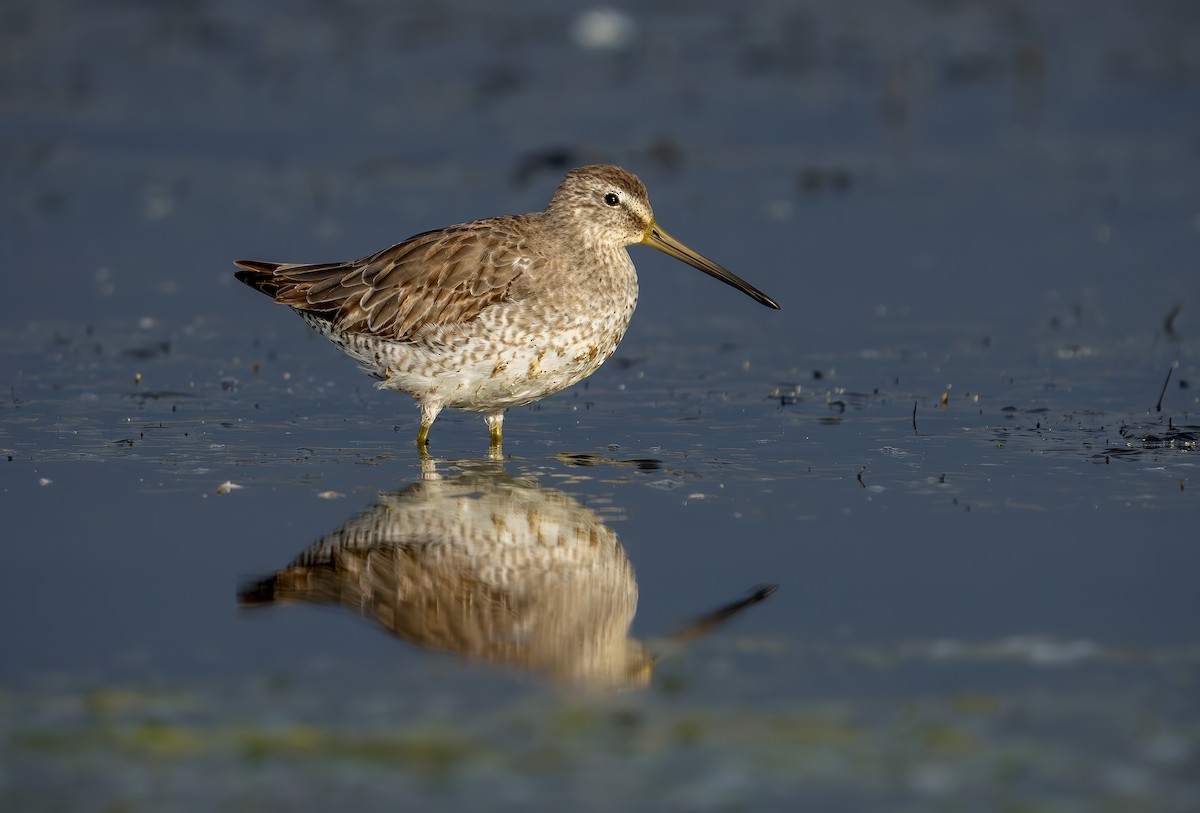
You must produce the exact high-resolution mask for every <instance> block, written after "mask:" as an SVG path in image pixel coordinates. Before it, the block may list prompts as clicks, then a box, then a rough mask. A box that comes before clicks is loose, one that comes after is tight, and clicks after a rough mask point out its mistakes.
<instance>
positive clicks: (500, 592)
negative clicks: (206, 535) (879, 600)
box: [238, 466, 773, 688]
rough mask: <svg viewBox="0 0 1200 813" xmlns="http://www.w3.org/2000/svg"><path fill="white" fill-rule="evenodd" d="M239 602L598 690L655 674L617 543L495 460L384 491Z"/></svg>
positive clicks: (725, 611) (596, 520)
mask: <svg viewBox="0 0 1200 813" xmlns="http://www.w3.org/2000/svg"><path fill="white" fill-rule="evenodd" d="M772 590H773V588H760V589H759V590H758V591H757V592H755V593H753V594H752V595H751V596H750V597H748V598H747V599H744V600H743V601H740V602H737V603H735V604H733V605H729V607H725V608H722V609H721V610H718V611H717V612H715V613H711V614H709V616H706V617H705V618H704V619H701V620H700V621H699V622H697V624H696V625H694V626H693V627H689V629H688V630H685V631H684V632H681V633H680V634H679V636H678V637H680V638H686V637H692V636H693V635H694V634H695V631H697V630H702V631H707V629H708V628H709V627H711V626H713V625H714V624H715V623H719V622H720V621H721V620H723V619H724V618H725V617H728V615H731V614H733V612H736V611H737V610H738V609H741V607H743V606H746V605H748V604H751V603H755V602H757V601H759V600H761V599H762V598H765V597H766V596H767V595H769V594H770V593H771V592H772ZM238 600H239V603H240V604H241V606H244V607H249V606H261V605H266V604H274V603H277V602H287V601H305V602H310V603H314V604H340V605H341V606H343V607H346V608H347V609H350V610H353V611H355V612H358V613H361V614H362V615H364V616H366V617H368V618H371V619H373V620H374V621H376V622H377V623H379V624H380V625H382V626H383V627H385V628H386V629H387V630H388V631H390V632H391V633H392V634H394V635H396V636H397V637H399V638H402V639H404V640H407V641H412V642H413V643H416V644H419V645H421V646H424V647H428V648H430V649H435V650H440V651H445V652H455V653H459V654H461V655H464V656H467V657H469V658H475V659H479V660H483V661H487V662H489V663H496V664H504V665H509V666H516V667H520V668H524V669H529V670H533V671H537V672H541V673H543V674H546V675H548V676H550V677H552V678H554V679H558V680H564V681H571V682H577V683H582V684H589V685H593V686H597V687H605V688H609V687H611V688H633V687H637V686H642V685H645V684H646V683H647V682H648V681H649V678H650V673H651V671H652V668H653V658H652V656H651V655H650V654H649V653H648V652H647V650H646V647H645V645H644V644H642V642H640V641H637V640H634V639H632V638H630V637H629V626H630V623H631V622H632V621H633V616H634V612H635V611H636V609H637V582H636V581H635V579H634V573H633V567H632V565H631V564H630V563H629V559H628V558H627V557H626V556H625V550H624V548H623V547H622V546H621V543H620V541H619V540H618V539H617V535H616V534H615V533H614V532H613V530H612V529H611V528H609V527H608V526H607V525H605V524H604V522H603V521H602V520H601V519H600V517H599V516H598V515H597V514H596V513H595V512H594V511H592V510H591V509H589V508H587V507H585V506H583V505H581V504H580V503H579V502H577V501H576V500H574V499H573V498H572V497H570V496H568V495H567V494H564V493H563V492H561V491H555V490H553V489H546V488H540V487H538V485H537V484H536V483H535V482H533V481H532V480H524V479H514V478H512V477H509V476H508V475H507V474H506V473H505V472H504V471H503V469H502V468H500V467H498V466H493V467H488V468H484V469H479V470H473V471H470V472H468V473H466V474H463V475H461V476H459V477H457V478H453V479H449V480H440V479H429V480H426V481H423V482H419V483H415V484H413V485H411V486H409V487H408V488H406V489H404V490H403V491H400V492H398V493H394V494H387V495H384V496H383V497H382V498H381V499H380V501H379V502H378V503H377V504H376V505H374V506H372V507H371V508H369V509H367V510H366V511H364V512H363V513H361V514H359V515H358V516H356V517H354V518H352V519H351V520H350V521H349V522H347V523H346V524H345V525H343V526H342V527H341V528H338V529H337V530H336V531H334V532H333V533H330V534H328V535H326V536H324V537H322V538H321V539H320V540H318V541H317V542H316V543H315V544H313V545H312V547H310V548H309V549H308V550H307V551H305V552H304V553H303V554H301V555H300V556H299V557H298V558H297V559H296V560H295V561H294V562H292V564H290V565H289V566H288V567H286V568H284V569H283V570H280V571H279V572H277V573H275V574H273V575H271V576H268V577H266V578H263V579H261V580H258V581H255V582H252V583H250V584H247V585H244V586H243V588H242V589H241V590H240V591H239V594H238Z"/></svg>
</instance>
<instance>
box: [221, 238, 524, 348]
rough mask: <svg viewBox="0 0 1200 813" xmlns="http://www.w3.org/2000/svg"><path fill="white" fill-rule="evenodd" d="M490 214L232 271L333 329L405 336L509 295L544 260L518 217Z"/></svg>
mask: <svg viewBox="0 0 1200 813" xmlns="http://www.w3.org/2000/svg"><path fill="white" fill-rule="evenodd" d="M537 216H538V215H518V216H512V217H496V218H490V219H488V220H479V221H475V222H473V223H464V224H462V225H460V226H450V227H449V228H445V229H439V230H437V231H429V232H424V233H422V234H418V235H415V236H414V237H410V238H409V239H407V240H405V241H404V242H403V243H399V244H397V245H394V246H392V247H391V248H387V249H384V250H383V251H380V252H379V253H377V254H373V255H371V256H369V257H364V258H362V259H359V260H353V261H350V262H345V263H321V264H315V265H300V264H284V263H265V262H259V261H256V260H239V261H237V263H236V264H237V265H238V266H239V267H240V268H242V269H243V270H242V271H239V272H237V278H238V279H239V280H241V281H242V282H244V283H246V284H247V285H249V286H251V287H253V288H255V289H257V290H259V291H262V292H263V293H265V294H267V295H269V296H271V297H273V298H274V299H275V301H276V302H279V303H281V304H284V305H288V306H290V307H292V308H295V309H296V310H299V311H304V312H307V313H312V314H315V315H317V316H321V317H323V318H326V319H329V320H330V321H331V322H333V323H334V326H335V327H336V328H337V329H338V330H342V331H354V332H358V333H370V334H372V335H375V336H381V337H386V338H390V339H396V340H399V341H404V340H408V339H411V338H413V337H414V335H415V334H416V333H417V331H419V330H421V329H423V328H426V327H428V326H431V325H450V324H458V323H463V322H469V321H471V320H472V319H475V318H476V317H477V316H479V314H480V313H481V312H482V311H483V310H485V309H486V308H488V307H490V306H492V305H495V304H497V303H499V302H504V301H506V300H507V299H509V298H511V295H512V287H513V283H514V282H515V281H516V280H517V279H518V278H519V277H521V276H522V275H523V274H525V273H527V272H528V271H529V270H530V269H532V268H535V267H537V266H540V265H542V264H544V263H545V257H544V254H542V252H540V251H537V250H536V249H535V248H534V247H532V246H529V245H527V243H526V240H525V239H524V237H523V236H522V234H523V233H524V230H523V229H522V228H521V221H522V220H524V219H525V218H528V217H537Z"/></svg>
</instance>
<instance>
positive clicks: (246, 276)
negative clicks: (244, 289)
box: [233, 260, 284, 299]
mask: <svg viewBox="0 0 1200 813" xmlns="http://www.w3.org/2000/svg"><path fill="white" fill-rule="evenodd" d="M233 264H234V265H236V266H237V267H238V268H240V269H242V270H241V271H238V272H237V273H235V274H234V276H235V277H237V278H238V280H239V281H240V282H244V283H246V284H247V285H249V286H250V287H251V288H253V289H254V290H256V291H260V292H262V293H264V294H266V295H267V296H269V297H271V298H272V299H274V298H275V295H276V294H277V293H279V288H280V287H281V286H280V282H279V279H278V278H277V277H276V276H275V272H276V271H277V270H278V269H279V267H280V266H282V265H284V263H265V262H261V261H260V260H234V261H233Z"/></svg>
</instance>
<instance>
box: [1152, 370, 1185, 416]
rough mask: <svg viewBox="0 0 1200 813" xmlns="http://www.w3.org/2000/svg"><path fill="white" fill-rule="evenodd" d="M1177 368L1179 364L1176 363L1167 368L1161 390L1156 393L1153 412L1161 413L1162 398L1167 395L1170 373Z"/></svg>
mask: <svg viewBox="0 0 1200 813" xmlns="http://www.w3.org/2000/svg"><path fill="white" fill-rule="evenodd" d="M1178 366H1179V362H1178V361H1176V362H1175V363H1174V364H1172V365H1171V366H1170V367H1169V368H1167V377H1166V379H1165V380H1164V381H1163V385H1162V389H1161V390H1159V391H1158V403H1157V404H1155V405H1154V411H1155V412H1162V401H1163V396H1164V395H1166V394H1167V384H1169V383H1170V381H1171V373H1173V372H1174V371H1175V368H1176V367H1178Z"/></svg>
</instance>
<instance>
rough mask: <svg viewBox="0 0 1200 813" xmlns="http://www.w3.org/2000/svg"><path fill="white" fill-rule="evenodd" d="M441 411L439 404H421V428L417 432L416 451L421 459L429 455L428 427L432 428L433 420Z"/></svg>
mask: <svg viewBox="0 0 1200 813" xmlns="http://www.w3.org/2000/svg"><path fill="white" fill-rule="evenodd" d="M441 411H442V405H441V404H437V403H422V404H421V428H420V429H418V430H417V451H418V452H420V453H421V456H422V457H424V456H425V455H428V454H429V427H431V426H433V421H434V419H435V418H437V416H438V413H439V412H441Z"/></svg>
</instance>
